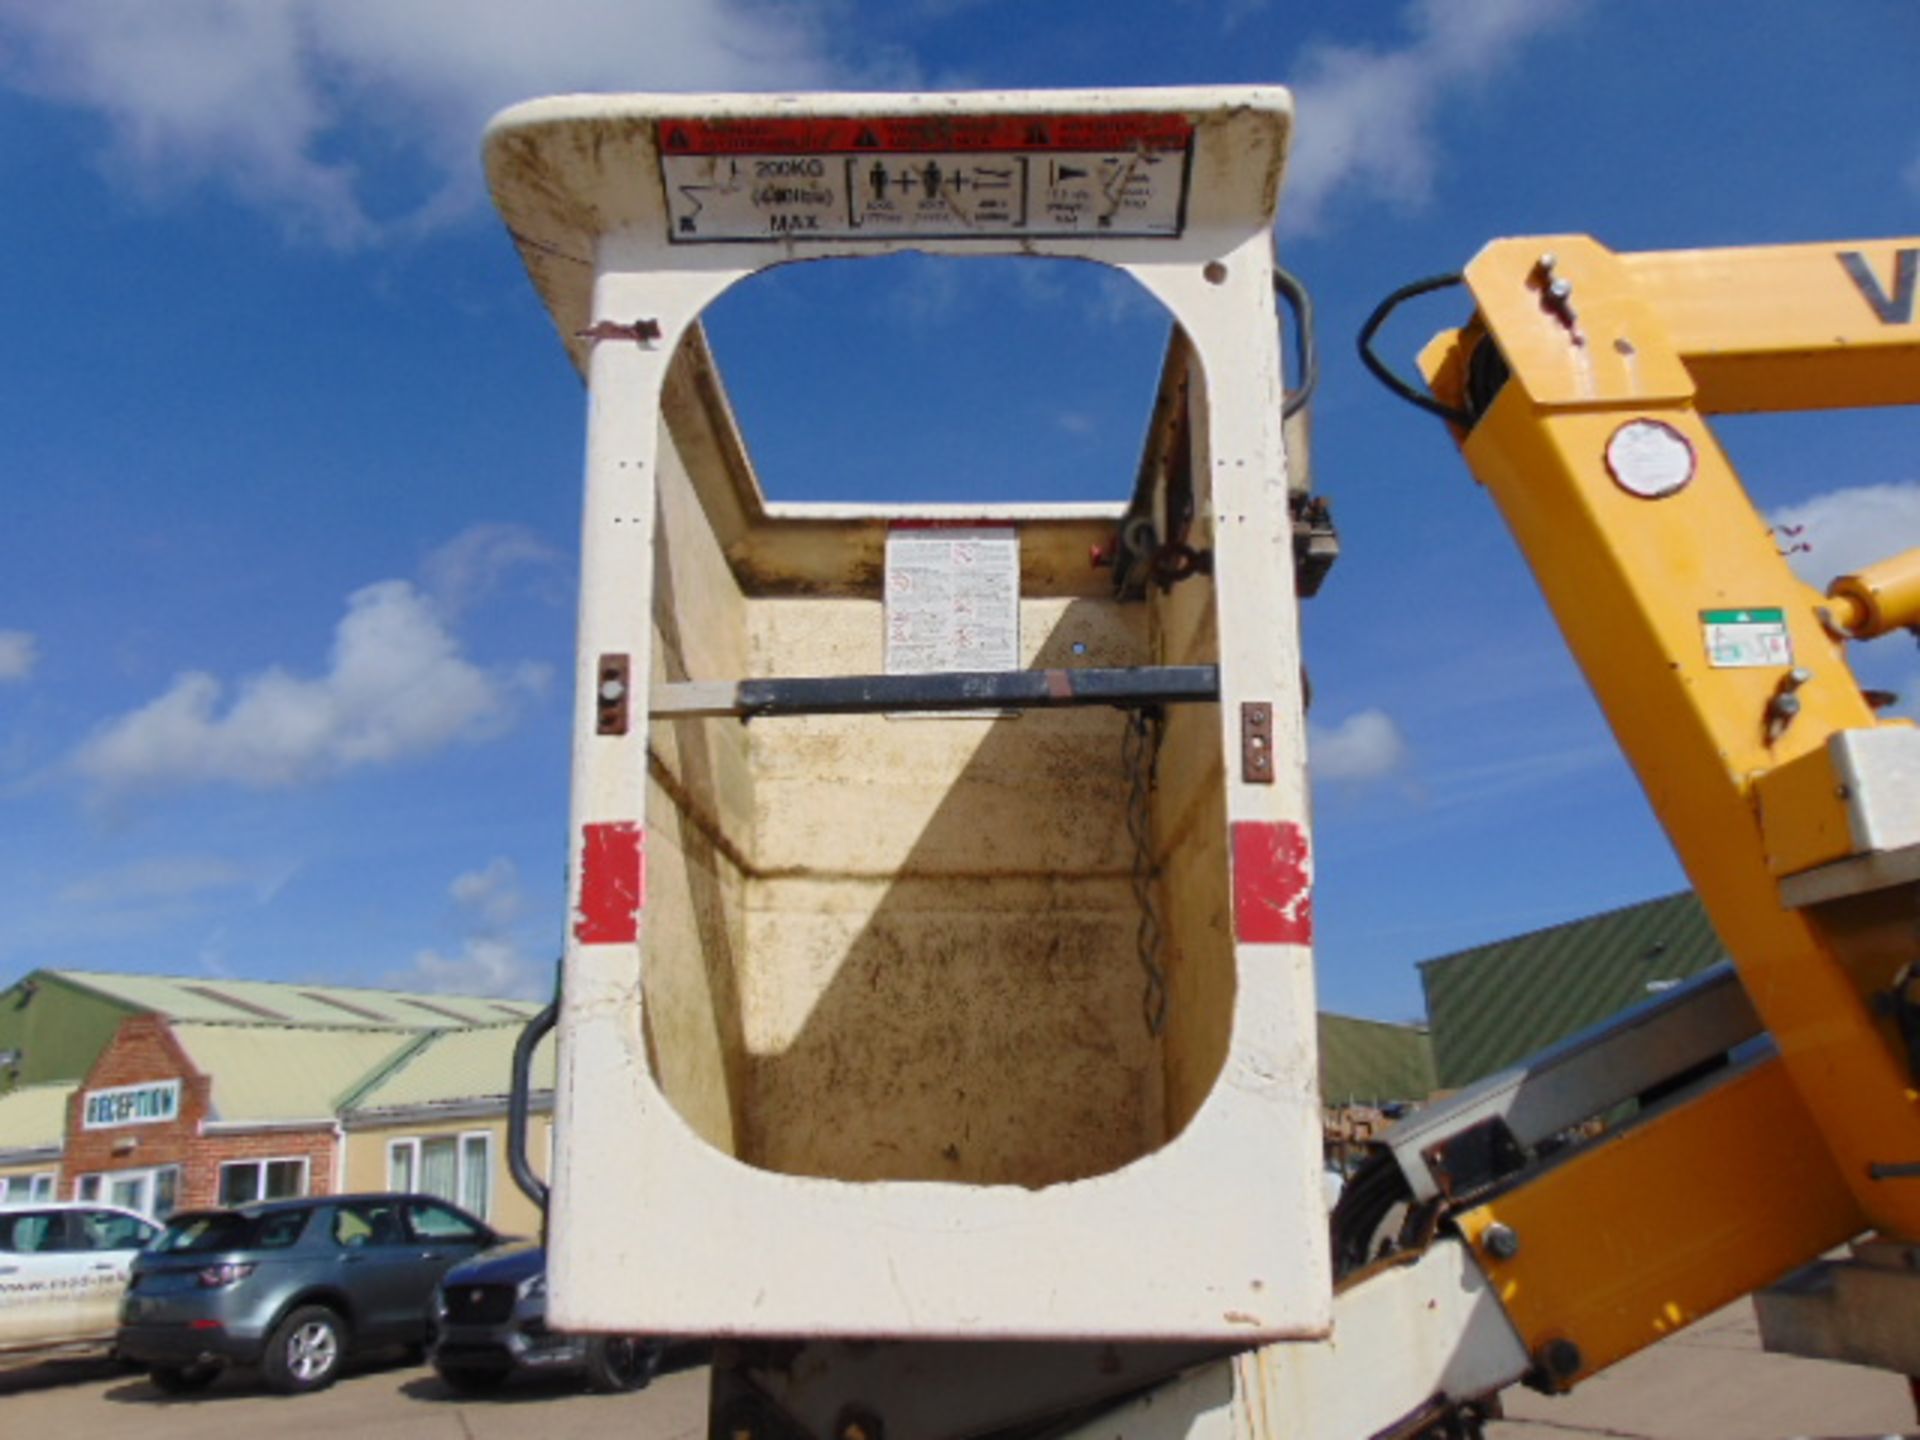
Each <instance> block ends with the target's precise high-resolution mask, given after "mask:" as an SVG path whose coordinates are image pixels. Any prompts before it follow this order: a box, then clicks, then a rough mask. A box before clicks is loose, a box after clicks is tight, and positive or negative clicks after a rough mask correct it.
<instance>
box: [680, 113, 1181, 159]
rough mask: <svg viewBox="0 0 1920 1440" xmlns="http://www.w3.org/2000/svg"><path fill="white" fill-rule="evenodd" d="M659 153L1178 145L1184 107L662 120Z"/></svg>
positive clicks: (1170, 147) (1150, 147)
mask: <svg viewBox="0 0 1920 1440" xmlns="http://www.w3.org/2000/svg"><path fill="white" fill-rule="evenodd" d="M657 133H658V141H659V146H660V153H661V154H663V155H830V154H855V155H857V154H861V153H863V152H865V151H869V150H871V151H875V152H879V151H885V150H892V151H900V150H915V151H923V152H930V153H933V152H942V151H955V150H961V151H965V150H1135V149H1139V150H1184V149H1186V148H1187V143H1188V141H1190V140H1191V139H1192V138H1193V122H1192V121H1191V120H1189V119H1187V117H1186V116H1184V115H1137V114H1136V115H899V116H872V117H869V118H867V119H854V118H840V119H836V118H832V117H827V116H796V117H791V118H780V119H740V120H662V121H661V122H660V123H659V129H658V132H657Z"/></svg>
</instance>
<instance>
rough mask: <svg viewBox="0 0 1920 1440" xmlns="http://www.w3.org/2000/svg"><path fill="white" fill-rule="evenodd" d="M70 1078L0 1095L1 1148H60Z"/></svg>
mask: <svg viewBox="0 0 1920 1440" xmlns="http://www.w3.org/2000/svg"><path fill="white" fill-rule="evenodd" d="M76 1088H78V1087H76V1086H74V1085H73V1084H71V1083H70V1082H68V1081H64V1080H55V1081H51V1082H49V1083H47V1084H44V1085H22V1086H20V1087H19V1088H18V1089H14V1090H9V1091H7V1092H6V1093H5V1094H4V1095H0V1150H47V1149H53V1150H57V1149H59V1148H60V1146H61V1144H62V1143H63V1142H64V1141H65V1139H66V1133H67V1099H68V1097H69V1096H71V1095H72V1094H73V1092H74V1090H75V1089H76Z"/></svg>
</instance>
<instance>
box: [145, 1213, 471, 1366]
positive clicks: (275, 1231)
mask: <svg viewBox="0 0 1920 1440" xmlns="http://www.w3.org/2000/svg"><path fill="white" fill-rule="evenodd" d="M499 1240H500V1236H498V1235H496V1234H495V1233H494V1232H493V1231H492V1230H491V1229H489V1228H488V1227H487V1226H486V1225H485V1224H483V1223H482V1222H480V1221H479V1220H476V1219H474V1218H473V1216H471V1215H469V1214H467V1213H466V1212H465V1211H464V1210H460V1209H457V1208H455V1207H454V1206H452V1205H449V1204H447V1203H446V1202H445V1201H444V1200H436V1199H433V1198H432V1197H430V1196H426V1195H337V1196H313V1197H309V1198H307V1199H302V1200H273V1201H268V1202H265V1203H262V1204H257V1205H243V1206H241V1207H239V1208H238V1209H234V1210H195V1211H189V1212H185V1213H182V1214H177V1215H175V1216H173V1218H172V1219H170V1220H169V1221H168V1222H167V1228H166V1233H165V1234H163V1235H162V1236H161V1237H160V1238H159V1239H158V1240H156V1241H155V1242H154V1243H153V1246H152V1248H151V1249H149V1250H148V1251H146V1252H145V1253H144V1254H142V1255H141V1256H140V1258H139V1259H138V1260H137V1261H135V1263H134V1267H133V1281H132V1283H131V1284H130V1285H129V1286H128V1287H127V1296H126V1300H125V1301H124V1302H123V1303H122V1305H121V1310H120V1334H119V1339H118V1341H117V1346H118V1349H119V1352H120V1354H121V1355H123V1356H125V1357H126V1358H127V1359H129V1360H132V1361H135V1362H137V1363H139V1364H142V1365H145V1366H146V1367H147V1374H148V1376H149V1377H150V1378H151V1379H152V1381H153V1383H154V1384H155V1385H157V1386H159V1387H160V1388H161V1389H162V1390H166V1391H169V1392H172V1393H175V1394H179V1393H183V1392H186V1391H191V1390H199V1389H202V1388H204V1387H205V1386H207V1385H209V1384H211V1383H212V1381H213V1379H214V1377H215V1376H216V1375H217V1374H219V1372H220V1370H221V1369H222V1368H223V1367H224V1366H228V1365H248V1366H254V1365H257V1366H258V1367H259V1368H260V1373H261V1376H262V1378H264V1379H265V1380H266V1382H267V1384H268V1385H270V1386H271V1387H273V1388H274V1389H275V1390H278V1391H280V1392H282V1393H283V1394H289V1395H291V1394H298V1393H300V1392H302V1391H306V1390H318V1389H321V1388H322V1387H324V1386H326V1385H330V1384H332V1383H333V1380H334V1378H335V1377H336V1376H337V1375H338V1374H339V1373H340V1365H341V1362H342V1361H344V1360H345V1359H346V1358H347V1356H348V1355H349V1354H350V1353H353V1352H358V1351H366V1350H372V1349H377V1348H380V1347H382V1346H397V1345H399V1346H409V1347H412V1348H414V1349H415V1350H421V1349H424V1347H425V1344H426V1341H427V1328H428V1306H429V1304H430V1302H431V1301H432V1298H433V1287H434V1285H435V1283H436V1282H437V1281H438V1280H439V1279H440V1277H441V1276H442V1275H443V1274H445V1273H446V1271H447V1270H448V1269H449V1268H450V1267H451V1266H453V1265H457V1264H458V1263H459V1262H460V1261H462V1260H465V1259H468V1258H469V1257H471V1256H473V1255H475V1254H477V1253H478V1252H479V1251H481V1250H484V1249H486V1248H487V1247H488V1246H491V1245H495V1244H498V1243H499Z"/></svg>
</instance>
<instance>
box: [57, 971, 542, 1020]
mask: <svg viewBox="0 0 1920 1440" xmlns="http://www.w3.org/2000/svg"><path fill="white" fill-rule="evenodd" d="M47 973H48V974H51V975H54V976H57V977H58V978H59V979H61V980H64V981H66V982H67V983H68V984H71V985H79V986H82V987H83V988H85V989H88V990H91V991H93V992H94V993H96V994H99V995H105V996H106V997H108V998H109V999H111V1000H117V1001H119V1002H120V1003H121V1004H124V1005H127V1006H129V1007H131V1008H133V1009H135V1010H139V1011H150V1012H152V1013H154V1014H156V1015H164V1016H166V1017H167V1018H168V1019H169V1020H179V1021H220V1020H252V1021H266V1022H268V1023H271V1024H276V1025H324V1026H330V1027H331V1026H340V1025H350V1026H356V1027H367V1026H381V1027H387V1028H393V1029H406V1030H439V1029H445V1028H446V1027H448V1026H452V1025H490V1024H495V1023H498V1022H500V1021H502V1020H513V1019H526V1018H527V1017H529V1016H531V1015H533V1013H534V1012H535V1011H537V1010H538V1009H539V1008H540V1007H539V1005H537V1004H535V1003H534V1002H532V1001H528V1000H496V999H491V998H487V997H483V996H472V995H426V994H415V993H412V992H409V991H403V990H369V989H364V988H360V987H357V986H349V985H302V984H295V983H291V982H288V981H278V980H226V979H207V978H196V979H186V978H182V977H179V976H173V975H124V974H109V973H106V972H103V971H96V970H52V971H48V972H47Z"/></svg>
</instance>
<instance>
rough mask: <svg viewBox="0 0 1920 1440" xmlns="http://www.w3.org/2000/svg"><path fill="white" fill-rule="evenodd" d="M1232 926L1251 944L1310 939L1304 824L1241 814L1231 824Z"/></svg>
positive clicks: (1307, 846)
mask: <svg viewBox="0 0 1920 1440" xmlns="http://www.w3.org/2000/svg"><path fill="white" fill-rule="evenodd" d="M1233 932H1234V934H1235V936H1236V937H1238V938H1239V939H1240V940H1242V941H1243V942H1245V943H1247V944H1251V945H1310V944H1312V943H1313V861H1312V850H1311V846H1310V844H1309V842H1308V839H1307V832H1306V827H1304V826H1302V825H1297V824H1295V823H1294V822H1292V821H1290V820H1279V821H1251V820H1243V821H1240V822H1239V823H1237V824H1236V825H1235V826H1234V827H1233Z"/></svg>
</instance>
